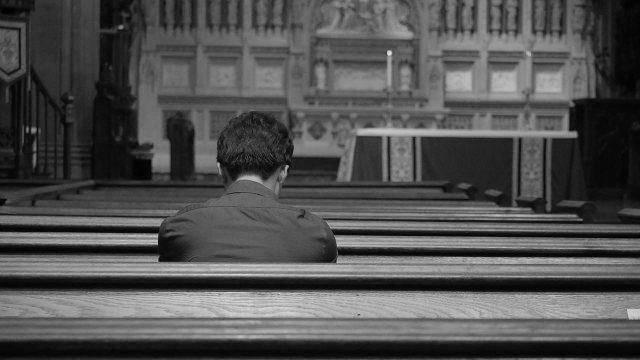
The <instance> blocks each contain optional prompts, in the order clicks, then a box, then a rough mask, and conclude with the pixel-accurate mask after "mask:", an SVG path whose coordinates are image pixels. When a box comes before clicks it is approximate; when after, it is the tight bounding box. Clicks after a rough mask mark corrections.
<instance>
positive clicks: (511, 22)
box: [505, 0, 519, 34]
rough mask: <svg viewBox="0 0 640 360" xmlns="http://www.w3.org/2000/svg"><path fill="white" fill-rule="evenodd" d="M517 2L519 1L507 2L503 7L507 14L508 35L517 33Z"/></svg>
mask: <svg viewBox="0 0 640 360" xmlns="http://www.w3.org/2000/svg"><path fill="white" fill-rule="evenodd" d="M518 1H519V0H507V3H506V6H505V7H506V12H507V31H508V32H509V34H513V33H515V32H517V31H518V5H519V4H518Z"/></svg>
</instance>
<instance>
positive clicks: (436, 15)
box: [429, 0, 442, 31]
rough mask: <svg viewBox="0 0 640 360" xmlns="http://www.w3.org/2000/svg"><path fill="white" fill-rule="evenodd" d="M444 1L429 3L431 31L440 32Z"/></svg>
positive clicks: (435, 0)
mask: <svg viewBox="0 0 640 360" xmlns="http://www.w3.org/2000/svg"><path fill="white" fill-rule="evenodd" d="M441 16H442V0H431V1H430V2H429V29H430V30H431V31H438V30H440V26H441V25H442V21H441V20H440V19H441Z"/></svg>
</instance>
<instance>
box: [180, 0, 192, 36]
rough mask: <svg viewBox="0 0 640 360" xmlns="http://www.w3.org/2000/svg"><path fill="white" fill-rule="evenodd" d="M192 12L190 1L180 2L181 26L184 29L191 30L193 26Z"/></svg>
mask: <svg viewBox="0 0 640 360" xmlns="http://www.w3.org/2000/svg"><path fill="white" fill-rule="evenodd" d="M192 16H193V12H192V11H191V0H182V26H183V27H184V29H185V30H186V29H189V28H191V25H192V24H193V21H192V20H193V19H191V17H192Z"/></svg>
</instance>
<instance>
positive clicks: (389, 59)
mask: <svg viewBox="0 0 640 360" xmlns="http://www.w3.org/2000/svg"><path fill="white" fill-rule="evenodd" d="M392 63H393V51H391V50H387V90H389V91H391V82H392V81H391V80H392V77H393V71H392Z"/></svg>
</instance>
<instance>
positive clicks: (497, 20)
mask: <svg viewBox="0 0 640 360" xmlns="http://www.w3.org/2000/svg"><path fill="white" fill-rule="evenodd" d="M501 30H502V0H491V32H493V33H494V34H498V33H500V31H501Z"/></svg>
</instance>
